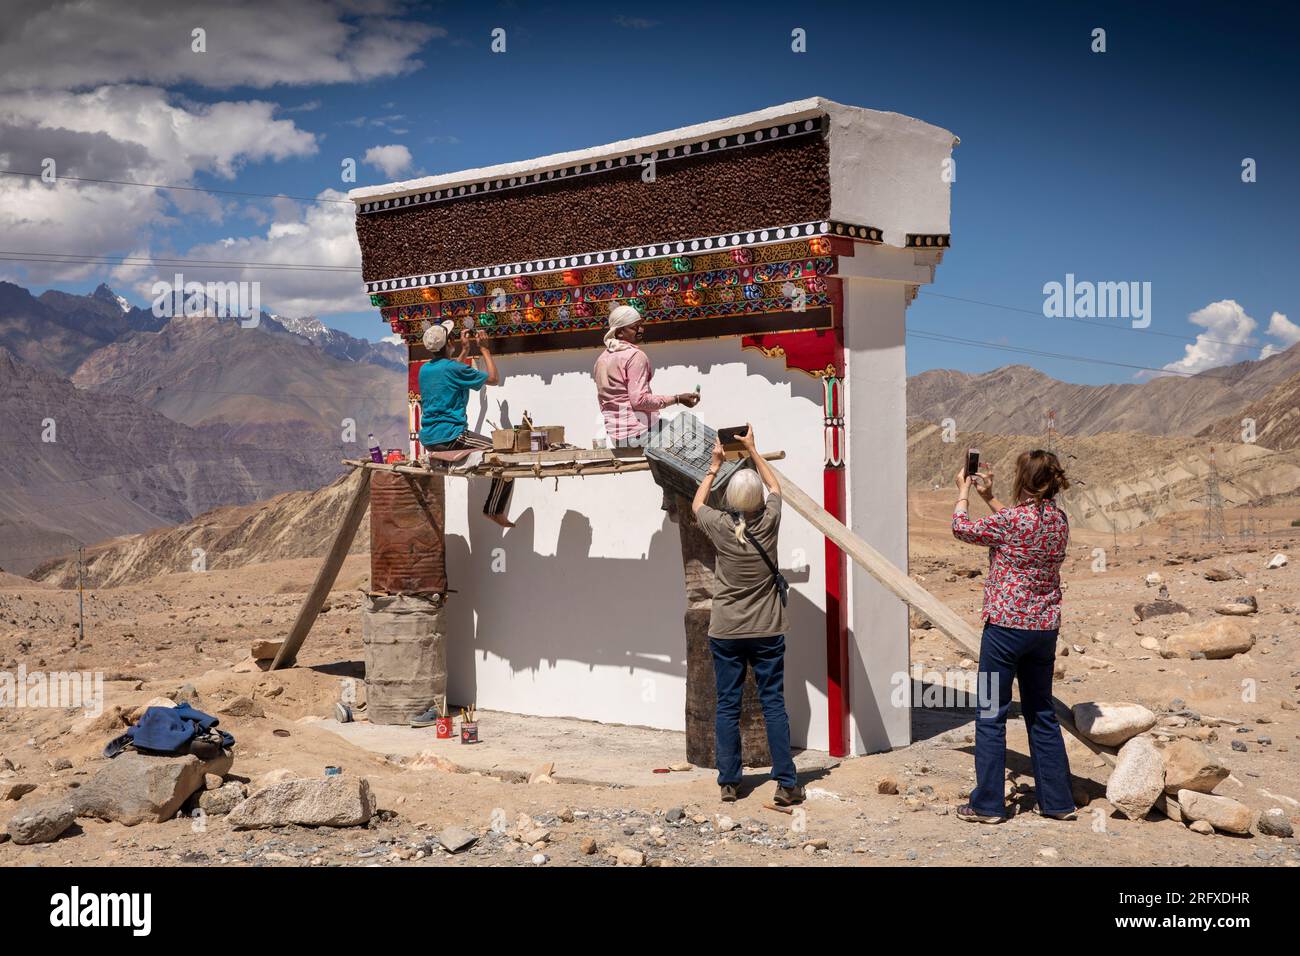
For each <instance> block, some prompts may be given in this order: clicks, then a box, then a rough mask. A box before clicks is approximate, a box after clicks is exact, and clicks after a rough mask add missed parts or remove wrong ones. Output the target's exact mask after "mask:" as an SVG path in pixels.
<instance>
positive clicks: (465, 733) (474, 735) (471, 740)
mask: <svg viewBox="0 0 1300 956" xmlns="http://www.w3.org/2000/svg"><path fill="white" fill-rule="evenodd" d="M460 742H461V743H463V744H476V743H478V721H477V720H462V721H461V722H460Z"/></svg>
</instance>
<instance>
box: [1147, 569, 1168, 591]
mask: <svg viewBox="0 0 1300 956" xmlns="http://www.w3.org/2000/svg"><path fill="white" fill-rule="evenodd" d="M1146 581H1147V587H1149V588H1153V587H1156V586H1157V585H1160V584H1164V583H1165V579H1164V578H1162V577H1161V576H1160V575H1159V574H1157V573H1156V572H1154V571H1152V572H1151V573H1150V574H1148V575H1147V578H1146Z"/></svg>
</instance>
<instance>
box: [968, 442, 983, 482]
mask: <svg viewBox="0 0 1300 956" xmlns="http://www.w3.org/2000/svg"><path fill="white" fill-rule="evenodd" d="M979 470H980V450H979V449H978V448H967V449H966V477H967V478H974V477H975V476H976V475H978V474H979Z"/></svg>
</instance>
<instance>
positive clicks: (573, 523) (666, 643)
mask: <svg viewBox="0 0 1300 956" xmlns="http://www.w3.org/2000/svg"><path fill="white" fill-rule="evenodd" d="M486 484H487V483H486V481H482V480H480V479H475V480H474V481H473V482H472V483H471V487H470V491H469V495H470V502H471V515H470V522H469V525H470V540H469V541H468V542H467V541H466V539H465V538H464V537H462V536H460V535H448V536H447V569H448V578H449V583H450V586H451V588H452V589H453V590H454V591H455V592H456V593H453V594H451V595H450V598H449V600H448V602H447V611H446V616H445V626H446V633H447V642H448V643H447V672H448V678H449V683H448V694H449V698H450V699H451V700H454V701H457V702H466V703H468V702H472V701H477V700H478V687H477V675H476V669H477V661H476V660H475V655H476V654H477V655H478V656H479V657H478V659H479V660H486V659H487V656H488V655H489V654H491V655H493V656H494V657H497V658H500V659H502V660H505V661H507V662H509V665H510V668H511V671H512V672H513V673H515V674H520V673H523V672H527V671H537V670H539V669H540V668H541V667H542V665H543V664H546V665H547V666H548V667H554V666H555V665H556V664H557V663H558V662H560V661H576V662H579V663H582V664H586V665H587V669H588V671H589V672H594V671H595V669H596V668H597V667H598V666H599V667H623V668H626V669H627V672H628V674H631V673H633V672H634V671H640V672H641V673H646V672H650V673H657V674H663V675H665V676H668V677H672V678H676V679H680V680H685V678H686V633H685V624H684V615H685V613H686V592H685V581H684V578H683V571H682V559H681V548H680V545H679V543H678V540H677V531H676V528H675V527H672V522H670V521H669V519H668V516H667V513H666V512H665V514H664V517H663V522H662V524H661V525H660V527H659V529H658V530H657V531H655V533H654V534H653V535H652V536H651V539H650V542H649V546H648V549H647V553H646V555H647V556H646V557H645V558H642V559H623V558H608V557H597V556H593V555H592V554H591V553H590V550H591V544H592V528H591V522H590V521H589V520H588V519H587V517H586V516H585V515H583V514H581V513H579V512H576V511H567V512H565V515H564V518H563V520H562V522H561V526H560V533H559V537H558V540H557V542H556V550H555V554H554V555H540V554H537V553H536V551H535V549H534V547H533V540H534V531H535V515H534V512H533V509H532V508H528V509H526V510H525V511H524V512H523V513H522V514H520V515H519V517H518V519H517V520H516V526H515V527H514V528H511V529H508V530H506V529H501V528H498V527H497V526H496V525H494V524H492V523H491V522H489V521H486V520H484V519H483V518H482V517H481V515H479V514H478V513H477V511H478V509H477V507H476V506H475V504H476V502H477V501H478V500H479V499H480V497H481V496H482V494H483V493H485V492H486ZM480 486H481V487H480ZM503 561H504V564H503V563H502V562H503ZM494 562H495V563H496V566H497V567H498V568H500V570H496V571H494V570H493V567H494ZM792 573H793V574H794V575H795V576H798V572H792ZM507 582H509V583H507ZM537 589H544V591H545V593H546V594H547V595H549V596H553V595H555V594H559V595H560V596H561V602H560V603H565V604H567V607H568V613H567V615H566V616H565V618H564V619H563V620H554V619H542V620H539V619H538V614H539V613H543V612H539V610H538V607H537V604H538V603H541V604H543V605H544V606H546V607H554V606H555V604H556V603H557V602H555V601H554V599H553V597H548V599H547V600H546V601H545V602H533V601H530V600H529V594H530V593H535V592H536V590H537ZM788 615H789V624H790V632H789V634H787V635H786V675H785V678H786V679H785V687H786V709H787V711H788V712H789V715H790V736H791V742H792V744H794V745H795V746H796V747H806V746H807V741H808V726H809V721H810V719H811V713H812V710H811V702H810V693H809V692H810V690H815V691H817V693H818V695H819V696H820V695H824V694H825V687H826V668H825V615H824V614H823V612H822V609H821V608H820V607H818V606H817V605H816V604H814V603H813V602H812V601H810V600H809V599H808V598H807V597H806V596H804V595H803V594H802V593H800V592H799V591H797V590H791V592H790V605H789V608H788ZM470 635H472V639H471V640H467V639H466V637H467V636H470ZM498 706H499V705H498ZM507 709H508V708H507ZM560 709H561V710H563V707H561V708H560ZM577 710H578V709H577V708H573V712H577ZM646 723H647V724H649V723H652V722H651V721H647V722H646Z"/></svg>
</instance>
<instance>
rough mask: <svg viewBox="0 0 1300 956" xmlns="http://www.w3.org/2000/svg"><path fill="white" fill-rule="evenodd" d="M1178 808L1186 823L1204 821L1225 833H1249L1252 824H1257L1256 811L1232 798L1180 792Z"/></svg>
mask: <svg viewBox="0 0 1300 956" xmlns="http://www.w3.org/2000/svg"><path fill="white" fill-rule="evenodd" d="M1178 806H1179V807H1180V808H1181V809H1182V811H1183V819H1184V820H1185V821H1188V822H1191V821H1195V820H1204V821H1205V822H1206V823H1208V824H1209V825H1210V826H1212V827H1214V829H1216V830H1219V831H1221V832H1223V833H1238V834H1246V833H1249V832H1250V826H1251V824H1252V823H1254V822H1255V811H1254V810H1252V809H1251V808H1250V807H1248V806H1246V805H1245V804H1244V803H1239V802H1237V801H1236V800H1234V799H1232V798H1231V797H1216V796H1214V795H1213V794H1209V793H1198V792H1196V791H1195V790H1179V791H1178Z"/></svg>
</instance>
